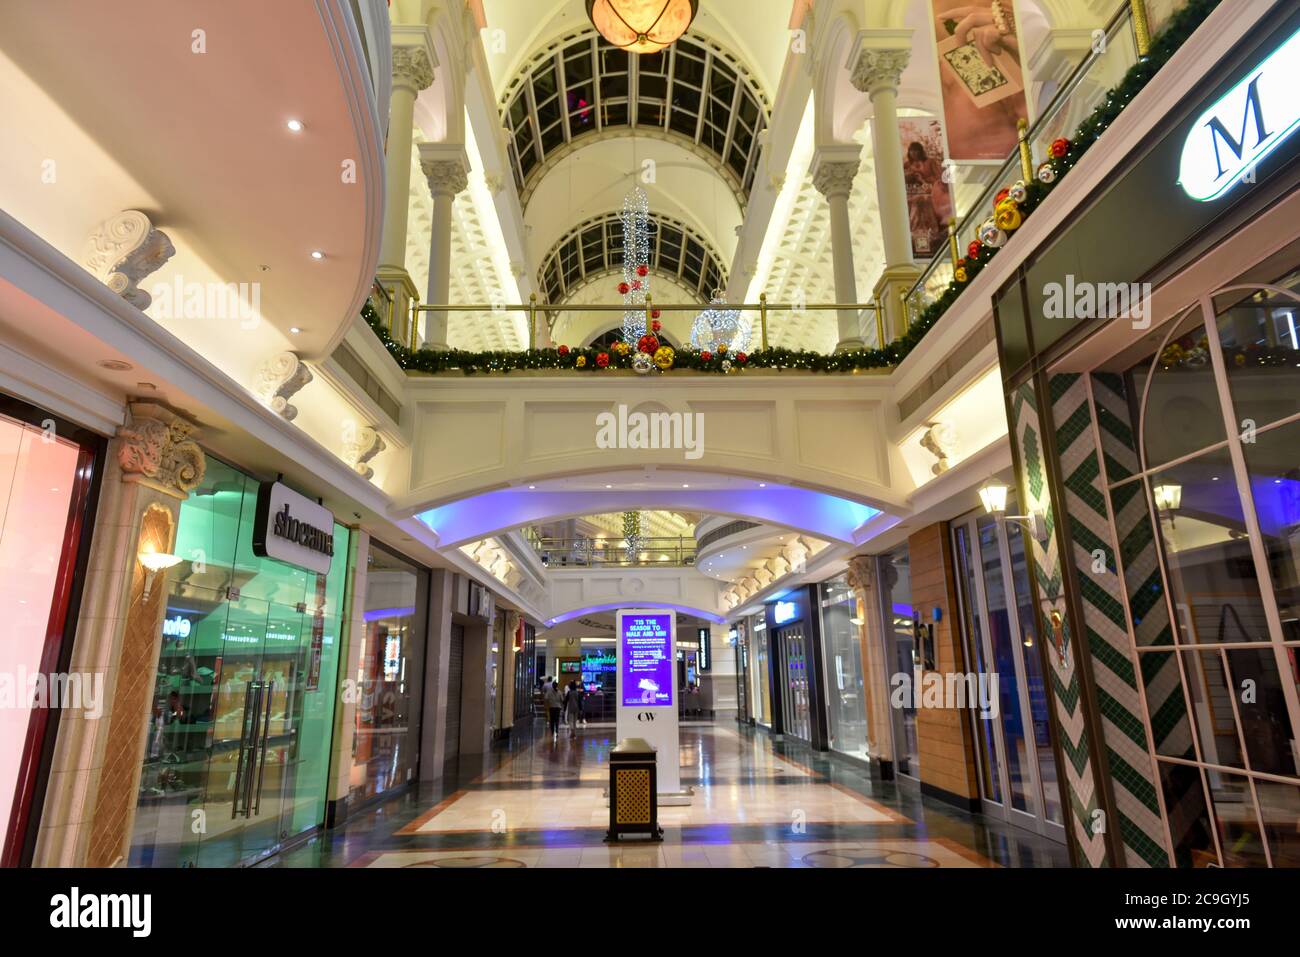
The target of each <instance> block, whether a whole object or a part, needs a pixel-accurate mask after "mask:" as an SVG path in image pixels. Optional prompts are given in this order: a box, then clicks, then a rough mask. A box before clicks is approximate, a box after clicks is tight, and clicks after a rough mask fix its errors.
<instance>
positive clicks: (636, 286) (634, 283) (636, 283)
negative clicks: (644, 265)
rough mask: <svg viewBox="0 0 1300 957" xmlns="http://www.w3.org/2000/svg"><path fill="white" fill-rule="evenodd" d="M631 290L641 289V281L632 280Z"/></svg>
mask: <svg viewBox="0 0 1300 957" xmlns="http://www.w3.org/2000/svg"><path fill="white" fill-rule="evenodd" d="M632 288H633V289H640V288H641V280H640V279H633V280H632Z"/></svg>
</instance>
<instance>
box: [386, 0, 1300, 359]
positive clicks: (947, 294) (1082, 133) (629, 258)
mask: <svg viewBox="0 0 1300 957" xmlns="http://www.w3.org/2000/svg"><path fill="white" fill-rule="evenodd" d="M1220 3H1221V0H1186V2H1185V3H1184V5H1183V6H1182V7H1181V8H1180V9H1179V10H1178V12H1177V13H1174V14H1173V15H1172V16H1170V17H1169V19H1168V21H1167V22H1166V23H1165V26H1164V28H1163V29H1162V31H1161V33H1160V35H1159V36H1158V37H1156V39H1155V42H1154V43H1153V45H1152V47H1151V51H1150V53H1149V54H1148V55H1147V56H1145V57H1141V58H1139V59H1138V62H1137V63H1135V64H1134V65H1133V66H1132V67H1130V68H1129V70H1128V72H1127V73H1126V74H1125V75H1124V76H1123V77H1122V78H1121V79H1120V80H1119V82H1118V83H1117V85H1116V86H1115V87H1114V88H1113V89H1112V90H1111V92H1110V93H1109V94H1108V95H1107V97H1106V99H1105V101H1104V102H1102V103H1100V104H1098V105H1097V106H1096V107H1095V108H1094V109H1093V111H1092V113H1091V114H1090V115H1089V116H1088V117H1087V118H1085V119H1084V120H1083V122H1082V123H1081V124H1079V126H1078V127H1077V129H1076V130H1075V132H1074V134H1073V135H1072V136H1071V137H1069V138H1066V137H1060V138H1058V139H1056V140H1054V141H1053V142H1051V143H1050V144H1048V146H1047V148H1046V150H1045V153H1046V158H1045V159H1044V161H1043V162H1041V163H1040V165H1039V166H1038V167H1037V169H1036V170H1035V173H1034V176H1033V179H1032V180H1026V181H1025V182H1024V184H1023V185H1024V189H1023V193H1022V192H1021V191H1020V190H1019V189H1016V188H1015V187H1014V186H1013V187H1008V188H1007V190H1006V193H1005V195H1004V196H1003V197H1002V198H1003V200H1004V203H1005V202H1008V201H1009V203H1010V204H1011V205H1010V206H1004V209H1003V210H1001V211H1000V212H1001V213H1002V216H1001V219H1002V224H1004V225H1005V226H1007V227H1012V228H1015V229H1018V228H1021V224H1022V223H1023V222H1024V221H1025V220H1027V219H1028V217H1030V216H1031V215H1033V214H1034V212H1035V210H1036V209H1038V207H1039V206H1040V205H1042V203H1043V201H1044V200H1045V199H1047V198H1048V197H1049V196H1050V195H1051V193H1052V192H1053V191H1054V190H1055V189H1056V188H1057V187H1058V186H1059V184H1060V183H1061V181H1062V180H1064V179H1065V178H1066V177H1067V176H1068V175H1069V173H1070V172H1071V171H1072V170H1073V169H1074V167H1075V166H1076V165H1078V164H1079V163H1080V162H1081V161H1082V160H1084V158H1085V157H1086V155H1087V154H1088V152H1089V150H1090V149H1091V147H1092V146H1093V145H1094V144H1095V143H1097V142H1098V140H1100V139H1101V137H1102V134H1103V133H1105V132H1106V130H1107V129H1108V128H1109V127H1110V126H1111V124H1113V123H1114V122H1115V120H1116V119H1117V118H1118V117H1119V115H1120V114H1121V113H1122V112H1123V111H1124V110H1125V108H1126V107H1127V106H1128V105H1130V104H1131V103H1132V102H1133V100H1134V98H1135V97H1138V95H1139V94H1140V93H1141V92H1142V90H1143V89H1144V88H1145V87H1146V85H1147V84H1148V83H1149V82H1150V81H1151V79H1152V78H1153V77H1154V76H1156V75H1157V74H1158V73H1159V71H1160V70H1161V69H1162V68H1164V67H1165V66H1166V65H1167V64H1168V62H1169V60H1170V58H1171V57H1173V55H1174V54H1175V53H1176V52H1177V51H1178V50H1179V49H1180V48H1181V47H1182V46H1183V45H1184V43H1186V41H1187V40H1188V38H1189V37H1191V36H1192V35H1193V34H1194V33H1195V32H1196V30H1197V29H1198V28H1199V27H1200V26H1201V24H1203V23H1204V22H1205V20H1206V18H1207V17H1208V16H1209V15H1210V14H1211V13H1212V12H1213V11H1214V10H1215V9H1216V7H1218V6H1219V4H1220ZM1017 185H1020V184H1017ZM996 205H997V204H996V203H995V206H996ZM998 212H999V210H997V209H996V208H995V209H994V210H993V213H994V215H993V216H990V217H989V219H988V220H986V221H985V222H984V223H983V224H982V226H981V227H978V231H980V232H982V233H983V235H984V237H985V238H986V239H987V240H988V242H981V240H980V239H974V240H972V241H970V243H969V245H968V246H967V248H966V252H967V256H966V258H965V259H962V260H959V261H958V262H957V264H956V268H955V269H954V274H953V281H952V282H950V283H949V284H948V286H947V288H945V289H943V290H941V291H940V292H939V293H938V295H937V296H935V297H934V298H933V299H932V300H931V301H930V302H929V304H928V305H926V306H925V307H924V308H923V309H921V310H920V313H919V315H917V316H916V317H915V319H914V320H913V321H912V323H911V324H910V326H909V327H908V328H907V330H906V332H904V333H903V334H902V335H900V336H899V337H898V338H897V339H895V340H893V341H892V342H889V343H887V344H885V345H884V346H882V347H881V348H876V349H850V350H845V351H843V352H835V353H830V354H823V353H817V352H808V351H804V350H792V349H783V348H780V347H772V348H766V349H763V350H761V351H759V352H755V353H754V354H753V355H746V354H745V352H744V351H742V350H741V349H740V347H739V345H736V346H735V351H734V352H733V353H730V354H729V356H730V357H734V359H733V358H730V357H724V354H723V352H722V350H721V349H720V348H717V347H715V348H714V349H712V350H700V349H683V350H682V351H680V352H678V353H677V354H676V356H675V358H674V361H673V367H672V368H673V370H674V371H680V370H686V371H694V372H714V373H726V372H727V371H728V370H729V369H730V371H735V372H739V371H740V370H741V369H755V368H756V369H764V370H773V371H790V372H792V373H795V374H798V373H801V372H809V371H811V372H825V373H848V372H858V371H865V370H873V369H889V368H895V367H897V366H898V364H899V363H900V362H902V361H903V359H904V358H906V357H907V355H909V354H910V353H911V352H912V350H913V349H915V348H916V347H917V345H918V344H919V343H920V342H921V341H922V339H923V338H924V337H925V335H926V334H927V333H928V332H929V331H930V330H931V329H932V328H933V327H934V326H935V324H936V323H937V322H939V320H940V319H941V318H942V317H943V316H944V314H945V313H946V312H947V311H948V309H949V308H950V307H952V305H953V304H954V303H955V302H956V301H957V300H958V299H959V297H960V296H961V294H962V293H963V291H964V290H965V289H966V287H967V284H968V283H970V282H973V281H974V280H975V279H976V277H978V276H979V274H980V272H981V271H982V270H983V268H984V267H985V266H986V265H988V263H989V262H990V261H991V260H992V259H993V257H994V256H996V255H997V254H998V253H999V251H1000V248H1001V247H1002V246H1004V245H1005V244H1006V242H1007V240H1008V239H1009V238H1010V237H1009V236H1008V234H1007V230H1006V229H1004V228H1002V226H1001V225H1000V224H999V222H998V216H997V213H998ZM624 217H625V219H624V226H625V228H624V272H623V278H624V280H625V281H626V282H627V284H628V297H627V299H626V300H625V303H624V306H625V315H624V330H623V331H624V336H623V340H622V341H619V342H616V343H614V344H613V345H612V347H611V348H610V349H609V352H608V355H609V361H608V365H606V366H602V365H600V364H599V363H598V362H596V361H595V358H596V351H595V350H591V349H584V350H570V349H567V348H566V349H553V348H550V349H530V350H526V351H518V352H502V351H468V350H459V349H444V350H435V349H429V348H420V349H412V348H409V347H408V346H407V345H406V344H404V343H402V342H400V341H398V340H396V339H394V338H393V336H392V335H391V333H390V330H389V329H388V326H387V323H386V322H385V321H384V320H383V319H382V318H381V317H380V313H379V310H378V309H376V308H375V305H374V303H372V302H370V301H367V302H366V304H365V305H364V306H363V307H362V310H361V316H362V318H363V319H364V320H365V322H366V324H367V325H369V326H370V328H371V330H372V331H373V332H374V334H375V336H376V338H378V339H379V341H380V343H382V345H383V347H384V349H385V350H386V351H387V352H388V353H389V354H390V355H391V356H392V357H393V359H394V360H395V361H396V362H397V363H398V365H399V366H401V368H403V369H405V370H408V371H411V372H420V373H425V374H431V375H437V374H443V373H450V372H459V373H460V374H462V375H479V374H486V375H506V374H509V373H511V372H514V371H537V370H573V371H576V370H578V369H582V370H583V372H584V373H585V374H588V375H591V374H595V371H596V370H600V369H609V370H619V369H624V370H625V369H632V370H634V371H635V372H637V373H640V374H643V375H645V374H648V373H650V372H652V371H655V364H654V358H653V356H652V355H650V354H647V353H644V352H641V351H639V350H636V349H635V348H634V347H635V345H636V343H637V341H638V340H639V339H640V337H641V336H643V335H645V333H646V325H647V323H646V315H645V313H646V309H645V304H646V295H645V293H647V292H649V289H648V288H646V287H647V286H648V283H645V282H643V283H642V286H643V290H635V291H634V290H632V288H631V284H632V279H633V278H634V277H638V275H639V274H638V267H639V266H645V267H646V275H648V273H649V266H648V264H649V251H650V244H649V225H650V223H649V209H648V200H647V197H646V196H645V193H644V192H643V191H641V190H640V189H637V190H635V191H634V192H633V193H632V194H630V195H629V196H628V198H627V199H626V200H625V201H624ZM640 278H644V276H640ZM650 315H651V318H652V319H657V318H658V317H659V310H658V309H652V310H651V311H650ZM578 351H581V352H583V353H586V354H588V355H589V358H588V361H587V364H585V365H584V366H580V365H578V364H577V361H576V360H577V355H576V354H575V352H578ZM706 351H707V352H708V357H707V358H706V357H705V355H704V353H705V352H706ZM1287 355H1289V356H1294V352H1291V353H1288V354H1287ZM1279 356H1280V358H1279V359H1278V360H1277V362H1276V363H1274V361H1273V358H1272V356H1271V355H1260V356H1256V355H1255V354H1254V353H1252V354H1251V355H1245V354H1243V353H1238V354H1237V355H1234V356H1233V358H1232V361H1233V362H1234V363H1235V364H1237V365H1243V364H1245V363H1246V362H1251V363H1254V362H1256V361H1257V362H1260V363H1263V364H1269V365H1271V364H1278V365H1281V364H1284V361H1285V362H1291V361H1294V360H1293V359H1288V358H1287V357H1286V356H1285V355H1281V354H1280V353H1279ZM731 361H734V365H731V366H729V365H728V362H731Z"/></svg>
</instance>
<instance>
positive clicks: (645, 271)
mask: <svg viewBox="0 0 1300 957" xmlns="http://www.w3.org/2000/svg"><path fill="white" fill-rule="evenodd" d="M649 273H650V267H649V266H637V267H636V274H637V275H638V276H646V275H649Z"/></svg>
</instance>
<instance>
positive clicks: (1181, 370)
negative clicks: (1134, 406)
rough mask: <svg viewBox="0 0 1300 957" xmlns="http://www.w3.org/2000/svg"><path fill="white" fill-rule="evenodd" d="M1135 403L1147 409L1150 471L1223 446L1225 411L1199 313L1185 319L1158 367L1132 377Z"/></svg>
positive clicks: (1147, 364) (1148, 364) (1143, 417)
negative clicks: (1194, 453) (1221, 443)
mask: <svg viewBox="0 0 1300 957" xmlns="http://www.w3.org/2000/svg"><path fill="white" fill-rule="evenodd" d="M1129 377H1130V383H1131V387H1130V389H1129V395H1130V397H1131V399H1132V400H1133V401H1136V402H1139V403H1143V401H1144V400H1143V396H1144V395H1145V397H1146V398H1145V402H1144V404H1143V406H1142V413H1141V414H1140V415H1135V416H1134V420H1135V421H1140V422H1141V423H1142V435H1143V441H1144V451H1145V454H1146V467H1147V468H1152V467H1154V466H1157V465H1163V464H1164V463H1166V462H1171V461H1173V460H1174V459H1177V458H1181V457H1182V456H1185V455H1190V454H1192V453H1193V452H1199V451H1200V450H1201V449H1205V448H1208V447H1210V446H1211V445H1214V444H1216V443H1219V442H1222V441H1224V438H1225V436H1224V432H1223V411H1222V407H1221V406H1220V404H1219V390H1218V386H1217V385H1216V383H1215V379H1214V368H1213V365H1212V363H1211V361H1210V353H1209V342H1208V341H1207V339H1206V332H1205V323H1204V321H1203V320H1202V319H1201V311H1200V309H1193V310H1192V312H1190V313H1189V314H1187V315H1186V316H1184V317H1183V318H1182V319H1181V320H1180V321H1179V322H1178V323H1177V324H1176V325H1175V327H1174V329H1173V331H1172V332H1171V333H1170V334H1169V336H1168V339H1167V341H1166V342H1165V344H1164V345H1163V347H1162V349H1161V351H1160V354H1159V355H1158V356H1156V357H1155V361H1154V362H1152V361H1151V360H1150V359H1146V360H1143V362H1141V363H1139V364H1138V366H1136V367H1135V368H1134V369H1132V370H1130V372H1129Z"/></svg>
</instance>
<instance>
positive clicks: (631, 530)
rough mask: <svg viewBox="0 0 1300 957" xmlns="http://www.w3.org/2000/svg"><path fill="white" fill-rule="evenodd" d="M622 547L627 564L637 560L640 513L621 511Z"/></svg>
mask: <svg viewBox="0 0 1300 957" xmlns="http://www.w3.org/2000/svg"><path fill="white" fill-rule="evenodd" d="M623 548H624V555H625V557H626V558H627V561H628V564H629V565H630V564H632V563H634V562H635V561H636V560H637V556H638V555H639V554H640V552H641V513H640V512H624V513H623Z"/></svg>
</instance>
